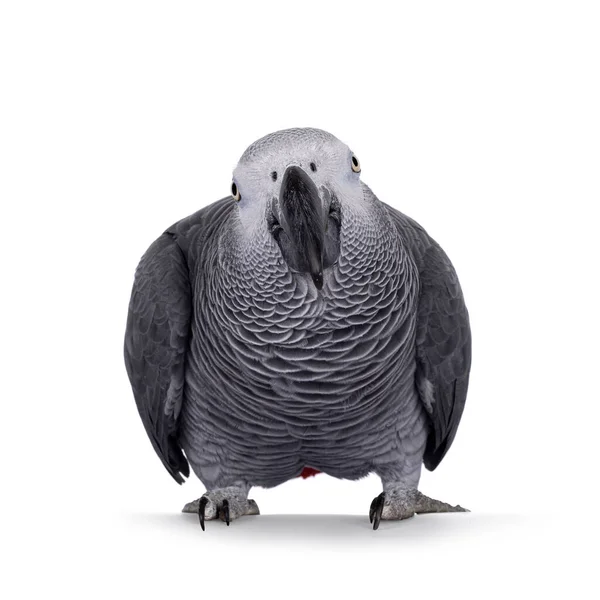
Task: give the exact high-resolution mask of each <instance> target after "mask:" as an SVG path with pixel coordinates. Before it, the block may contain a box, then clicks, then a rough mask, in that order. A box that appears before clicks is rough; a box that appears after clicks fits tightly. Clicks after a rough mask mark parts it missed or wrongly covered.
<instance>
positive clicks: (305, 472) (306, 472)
mask: <svg viewBox="0 0 600 600" xmlns="http://www.w3.org/2000/svg"><path fill="white" fill-rule="evenodd" d="M320 472H321V471H317V470H316V469H313V468H312V467H304V469H302V473H300V475H299V477H302V479H308V478H309V477H314V476H315V475H318V474H319V473H320Z"/></svg>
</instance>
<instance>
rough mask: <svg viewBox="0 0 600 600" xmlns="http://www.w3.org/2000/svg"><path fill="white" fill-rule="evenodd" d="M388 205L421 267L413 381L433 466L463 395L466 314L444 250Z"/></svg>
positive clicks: (448, 441)
mask: <svg viewBox="0 0 600 600" xmlns="http://www.w3.org/2000/svg"><path fill="white" fill-rule="evenodd" d="M388 210H389V212H390V215H391V217H392V219H393V221H394V223H395V224H396V227H397V228H398V231H399V233H400V235H401V237H402V240H403V243H404V244H405V246H407V249H408V250H409V251H410V252H411V254H412V256H413V259H414V261H415V263H416V266H417V268H418V271H419V305H418V312H417V337H416V350H417V371H416V383H417V388H418V390H419V394H420V397H421V401H422V402H423V404H424V406H425V409H426V410H427V413H428V414H429V418H430V431H429V437H428V438H427V447H426V449H425V454H424V456H423V462H424V463H425V466H426V467H427V468H428V469H429V470H430V471H433V470H434V469H435V468H436V467H437V466H438V465H439V464H440V462H441V461H442V459H443V458H444V456H445V454H446V452H448V450H449V449H450V446H451V445H452V442H453V440H454V436H455V435H456V430H457V429H458V424H459V422H460V419H461V417H462V414H463V410H464V407H465V402H466V399H467V387H468V385H469V371H470V369H471V329H470V325H469V314H468V312H467V308H466V306H465V302H464V298H463V294H462V290H461V287H460V284H459V282H458V277H457V275H456V271H455V270H454V267H453V266H452V263H451V262H450V259H449V258H448V257H447V256H446V254H445V252H444V251H443V250H442V249H441V248H440V246H439V245H438V244H437V243H436V242H435V241H434V240H432V239H431V238H430V237H429V236H428V235H427V233H426V232H425V230H424V229H423V228H422V227H421V226H420V225H418V224H417V223H415V222H414V221H413V220H412V219H410V218H408V217H406V216H405V215H403V214H401V213H399V212H397V211H395V210H394V209H391V208H390V207H388Z"/></svg>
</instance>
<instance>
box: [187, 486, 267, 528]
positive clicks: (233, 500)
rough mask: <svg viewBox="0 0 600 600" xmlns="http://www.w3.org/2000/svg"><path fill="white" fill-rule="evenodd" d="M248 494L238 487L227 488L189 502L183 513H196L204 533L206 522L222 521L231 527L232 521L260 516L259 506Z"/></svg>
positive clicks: (207, 493)
mask: <svg viewBox="0 0 600 600" xmlns="http://www.w3.org/2000/svg"><path fill="white" fill-rule="evenodd" d="M246 496H247V492H245V493H244V491H243V490H242V489H240V488H236V487H227V488H221V489H216V490H212V491H210V492H206V493H205V494H203V495H202V497H200V498H198V500H194V501H193V502H188V503H187V504H186V505H185V506H184V507H183V510H182V512H184V513H195V514H197V515H198V518H199V520H200V527H202V531H204V521H211V520H213V519H221V521H224V522H225V523H227V525H229V523H230V522H231V521H233V520H234V519H237V518H239V517H243V516H244V515H259V514H260V511H259V510H258V505H257V504H256V502H255V501H254V500H248V498H247V497H246Z"/></svg>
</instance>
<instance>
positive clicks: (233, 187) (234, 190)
mask: <svg viewBox="0 0 600 600" xmlns="http://www.w3.org/2000/svg"><path fill="white" fill-rule="evenodd" d="M231 195H232V196H233V199H234V200H237V201H238V202H239V201H240V199H241V198H242V197H241V196H240V190H238V186H237V185H235V181H232V182H231Z"/></svg>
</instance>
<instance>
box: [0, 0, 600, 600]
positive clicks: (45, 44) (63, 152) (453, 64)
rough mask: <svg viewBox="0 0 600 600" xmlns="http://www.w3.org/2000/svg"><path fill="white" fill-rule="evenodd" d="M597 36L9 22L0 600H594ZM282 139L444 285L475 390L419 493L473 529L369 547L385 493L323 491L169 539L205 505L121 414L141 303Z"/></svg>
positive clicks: (92, 15)
mask: <svg viewBox="0 0 600 600" xmlns="http://www.w3.org/2000/svg"><path fill="white" fill-rule="evenodd" d="M599 31H600V19H599V10H598V5H597V3H594V2H589V3H585V2H551V1H547V2H539V3H535V2H524V1H521V2H507V1H503V2H495V3H492V2H429V1H428V2H414V3H400V2H397V3H392V2H374V1H369V2H351V1H345V2H331V1H327V2H326V1H324V0H323V1H321V2H311V1H308V0H305V1H303V2H296V3H293V4H292V3H284V2H258V1H256V0H254V1H252V2H245V3H241V2H240V3H233V2H210V3H206V4H205V5H202V4H201V3H199V2H148V1H146V2H139V3H136V2H126V1H119V2H108V1H103V2H71V3H69V2H39V3H33V2H26V1H21V2H5V3H3V4H2V8H1V9H0V61H1V63H0V64H1V66H0V69H1V71H0V85H1V93H0V104H1V110H0V199H1V207H2V208H1V210H2V215H1V223H2V235H1V236H0V244H1V245H2V246H1V251H2V252H1V256H2V293H1V295H0V302H1V303H2V312H1V314H2V316H3V323H2V332H3V333H2V338H3V343H2V350H1V352H2V361H1V364H2V404H1V406H2V417H1V424H2V433H1V435H0V444H1V460H2V471H1V474H2V479H1V482H2V492H1V494H0V502H1V503H2V507H1V516H0V518H1V519H2V530H1V540H2V542H1V543H2V547H3V552H4V554H5V556H4V558H2V560H1V564H2V567H3V569H2V570H3V571H5V572H4V574H3V575H2V577H1V578H0V581H1V583H0V587H3V588H6V589H5V590H4V593H2V597H4V598H19V597H27V598H29V597H37V598H40V597H57V598H58V597H60V598H76V597H77V598H82V597H89V598H95V597H98V598H106V597H118V598H120V597H129V598H137V597H161V598H165V597H167V595H168V597H169V598H173V599H179V598H194V597H203V596H205V595H209V594H210V596H211V597H212V598H219V597H229V596H230V595H232V596H238V597H240V596H244V597H250V598H254V597H278V598H280V597H284V598H285V597H288V596H293V597H302V598H304V597H307V596H310V595H312V596H315V597H325V595H326V596H327V597H331V596H333V597H339V598H342V597H343V598H346V597H362V598H374V597H382V595H384V594H385V596H386V597H394V598H416V597H419V598H429V597H441V596H442V595H443V597H450V598H453V597H460V598H471V597H507V595H508V594H510V597H516V598H521V597H542V596H543V597H551V596H552V595H553V594H556V595H557V597H566V594H567V593H568V594H569V597H574V598H587V597H598V596H596V595H595V594H597V593H598V587H597V583H596V582H597V577H596V576H595V575H594V574H593V569H595V568H597V554H596V555H595V556H596V558H594V553H595V552H596V551H597V548H595V547H594V546H595V540H596V538H597V535H598V533H599V531H598V514H599V513H598V506H597V501H598V487H599V486H598V434H597V432H598V420H599V418H600V410H599V408H598V406H599V401H600V393H599V389H600V386H599V385H598V359H599V347H598V343H599V342H598V340H599V333H600V331H599V327H598V317H597V314H598V305H599V297H598V283H597V281H598V246H597V237H596V235H597V229H598V218H597V211H596V207H597V204H598V202H599V201H600V193H599V192H600V183H599V181H600V177H599V175H600V174H599V166H600V118H599V115H600V108H599V107H600V84H599V77H600V75H599V74H600V60H599V58H600V43H599V39H600V36H599V33H598V32H599ZM292 126H313V127H320V128H323V129H326V130H328V131H331V132H332V133H334V134H335V135H337V136H338V137H339V138H340V139H342V140H344V141H345V142H346V143H348V144H349V145H350V146H351V147H352V149H353V150H354V151H355V152H356V153H357V155H358V156H359V157H360V159H361V163H362V168H363V172H362V177H363V179H364V180H365V181H366V182H367V183H368V184H369V185H370V186H371V187H372V188H373V190H374V191H375V193H376V194H377V195H378V196H379V197H380V199H382V200H383V201H385V202H388V203H390V204H392V205H394V206H395V207H397V208H399V209H400V210H402V211H403V212H405V213H407V214H409V215H410V216H412V217H414V218H415V219H417V220H418V221H419V222H420V223H421V224H422V225H424V226H425V227H426V228H427V229H428V231H429V232H430V234H431V235H432V236H433V237H435V238H436V239H437V240H438V241H439V242H440V243H441V244H442V246H443V247H444V248H445V249H446V251H447V252H448V254H449V255H450V257H451V258H452V260H453V261H454V264H455V266H456V268H457V271H458V273H459V276H460V278H461V281H462V284H463V288H464V292H465V295H466V298H467V302H468V306H469V309H470V313H471V318H472V328H473V336H474V360H473V371H472V379H471V381H472V384H471V388H470V393H469V399H468V403H467V408H466V411H465V415H464V419H463V422H462V424H461V427H460V429H459V432H458V436H457V438H456V442H455V443H454V446H453V448H452V450H451V451H450V453H449V454H448V456H447V458H446V459H445V460H444V462H443V464H442V465H441V466H440V467H439V468H438V470H437V471H436V472H435V473H425V474H424V476H423V478H422V483H421V489H422V490H423V491H424V492H425V493H427V494H429V495H431V496H434V497H438V498H440V499H442V500H445V501H448V502H452V503H460V504H462V505H464V506H467V507H469V508H470V509H471V510H472V511H473V512H472V513H470V514H468V515H431V516H422V517H417V518H415V519H412V520H410V521H407V522H404V523H383V524H382V526H381V527H380V529H379V531H377V532H373V531H371V530H370V528H369V524H368V520H367V511H368V507H369V503H370V501H371V499H372V498H373V497H374V496H375V495H376V494H378V493H379V491H380V484H379V481H378V480H377V479H376V478H368V479H366V480H363V481H360V482H342V481H336V480H333V479H330V478H328V477H326V476H324V475H320V476H318V477H316V478H313V479H311V480H307V481H301V480H296V481H292V482H289V483H287V484H285V485H283V486H280V487H279V488H276V489H273V490H261V489H256V490H253V491H252V493H251V496H252V497H254V498H255V499H256V500H257V502H258V504H259V506H260V508H261V511H262V513H263V514H262V515H261V516H260V517H256V518H245V519H241V520H240V521H236V522H234V523H233V524H232V526H231V527H229V528H226V527H225V526H224V525H222V524H221V523H209V524H208V527H207V532H206V533H202V532H201V531H200V528H199V527H198V525H197V523H196V519H195V517H194V516H192V515H181V514H180V513H179V512H178V511H179V510H180V508H181V506H182V505H183V504H184V503H185V502H187V501H189V500H191V499H193V498H196V497H198V496H199V495H200V494H201V493H202V491H203V490H202V486H201V484H200V483H199V482H198V481H197V480H196V479H195V478H192V479H191V480H190V481H189V482H188V483H187V484H186V485H185V486H183V487H179V486H177V485H176V484H175V483H174V482H173V481H172V480H171V479H170V477H169V476H168V474H167V473H166V471H165V470H164V469H163V467H162V465H161V463H160V461H159V460H158V458H157V457H156V456H155V455H154V452H153V451H152V448H151V446H150V443H149V442H148V440H147V437H146V434H145V432H144V430H143V427H142V425H141V422H140V420H139V417H138V415H137V412H136V408H135V404H134V401H133V397H132V394H131V390H130V388H129V384H128V381H127V377H126V374H125V369H124V366H123V361H122V338H123V332H124V326H125V318H126V310H127V303H128V299H129V293H130V289H131V284H132V281H133V273H134V270H135V267H136V264H137V261H138V260H139V258H140V256H141V254H142V253H143V252H144V251H145V249H146V248H147V246H148V245H149V244H150V243H151V242H152V241H153V240H154V239H155V238H156V237H157V236H158V235H159V234H160V233H161V232H162V231H163V230H164V229H165V228H166V227H168V226H169V225H170V224H171V223H173V222H174V221H176V220H178V219H180V218H182V217H184V216H186V215H188V214H190V213H192V212H194V211H196V210H197V209H199V208H201V207H202V206H205V205H207V204H208V203H210V202H213V201H214V200H217V199H218V198H221V197H223V196H225V195H227V194H228V189H229V184H230V180H231V171H232V169H233V167H234V165H235V163H236V162H237V159H238V158H239V156H240V154H241V153H242V152H243V150H244V149H245V147H246V146H247V145H248V144H250V143H251V142H252V141H253V140H255V139H256V138H258V137H261V136H263V135H265V134H267V133H269V132H271V131H274V130H277V129H281V128H285V127H292ZM324 515H327V516H324Z"/></svg>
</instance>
